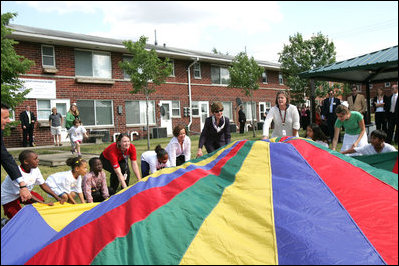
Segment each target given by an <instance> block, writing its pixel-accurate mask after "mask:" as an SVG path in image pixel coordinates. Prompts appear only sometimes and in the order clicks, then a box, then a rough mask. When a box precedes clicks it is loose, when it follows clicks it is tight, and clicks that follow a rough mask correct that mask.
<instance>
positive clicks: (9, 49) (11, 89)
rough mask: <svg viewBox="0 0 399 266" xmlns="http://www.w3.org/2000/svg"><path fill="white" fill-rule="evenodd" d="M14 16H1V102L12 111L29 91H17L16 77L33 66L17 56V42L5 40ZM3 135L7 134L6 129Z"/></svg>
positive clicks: (5, 14)
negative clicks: (15, 46) (15, 48)
mask: <svg viewBox="0 0 399 266" xmlns="http://www.w3.org/2000/svg"><path fill="white" fill-rule="evenodd" d="M15 16H16V13H4V14H2V15H1V101H2V102H3V103H6V104H7V105H8V106H10V107H11V108H12V109H15V107H16V106H18V105H19V104H21V103H22V102H23V101H24V100H25V95H26V94H28V93H29V91H30V90H29V89H27V90H25V91H23V92H22V91H20V90H19V88H21V87H22V82H21V81H20V80H19V79H18V77H19V75H20V74H25V73H26V72H27V71H29V69H30V67H31V66H32V65H34V62H33V61H31V60H28V59H26V58H25V57H23V56H19V55H17V53H16V52H15V50H14V45H15V44H17V43H18V42H16V41H14V40H12V39H9V38H6V37H7V36H8V35H10V34H11V32H12V30H11V29H10V28H7V27H6V26H7V25H8V24H9V22H10V20H11V19H12V18H13V17H15ZM16 123H19V121H15V122H12V123H10V125H14V124H16ZM4 134H5V135H8V134H9V128H8V127H7V131H5V133H4Z"/></svg>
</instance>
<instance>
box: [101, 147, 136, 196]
mask: <svg viewBox="0 0 399 266" xmlns="http://www.w3.org/2000/svg"><path fill="white" fill-rule="evenodd" d="M100 160H101V162H102V163H103V168H104V170H106V171H108V172H110V173H111V177H110V185H111V186H110V187H111V188H112V189H113V191H114V192H117V189H118V187H119V184H120V182H119V179H118V176H117V175H116V173H115V170H114V168H113V167H112V164H111V162H110V161H108V160H107V159H106V158H105V157H104V155H103V154H102V153H101V155H100ZM127 161H128V160H125V159H123V160H121V161H119V166H120V167H121V172H122V175H124V174H127V177H126V180H125V182H126V185H129V180H130V170H129V164H128V162H127Z"/></svg>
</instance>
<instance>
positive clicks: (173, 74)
mask: <svg viewBox="0 0 399 266" xmlns="http://www.w3.org/2000/svg"><path fill="white" fill-rule="evenodd" d="M170 63H171V64H172V73H171V74H170V76H169V77H174V76H175V60H173V59H170Z"/></svg>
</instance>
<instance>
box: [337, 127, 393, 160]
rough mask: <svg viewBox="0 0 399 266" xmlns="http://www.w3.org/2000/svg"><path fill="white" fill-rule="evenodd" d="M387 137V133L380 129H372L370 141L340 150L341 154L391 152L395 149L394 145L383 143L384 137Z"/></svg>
mask: <svg viewBox="0 0 399 266" xmlns="http://www.w3.org/2000/svg"><path fill="white" fill-rule="evenodd" d="M386 138H387V134H386V133H385V132H384V131H381V130H378V129H377V130H374V131H373V132H371V134H370V143H369V144H367V145H365V146H362V147H355V148H351V149H349V150H346V151H343V152H341V153H342V154H350V153H355V152H357V153H358V154H359V155H371V154H377V153H384V152H392V151H397V150H396V148H395V147H394V146H392V145H391V144H388V143H385V139H386Z"/></svg>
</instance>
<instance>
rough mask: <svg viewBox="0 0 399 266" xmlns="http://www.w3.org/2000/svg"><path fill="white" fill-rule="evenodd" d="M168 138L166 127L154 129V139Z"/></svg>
mask: <svg viewBox="0 0 399 266" xmlns="http://www.w3.org/2000/svg"><path fill="white" fill-rule="evenodd" d="M167 136H168V134H167V131H166V127H153V128H152V138H153V139H159V138H166V137H167Z"/></svg>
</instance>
